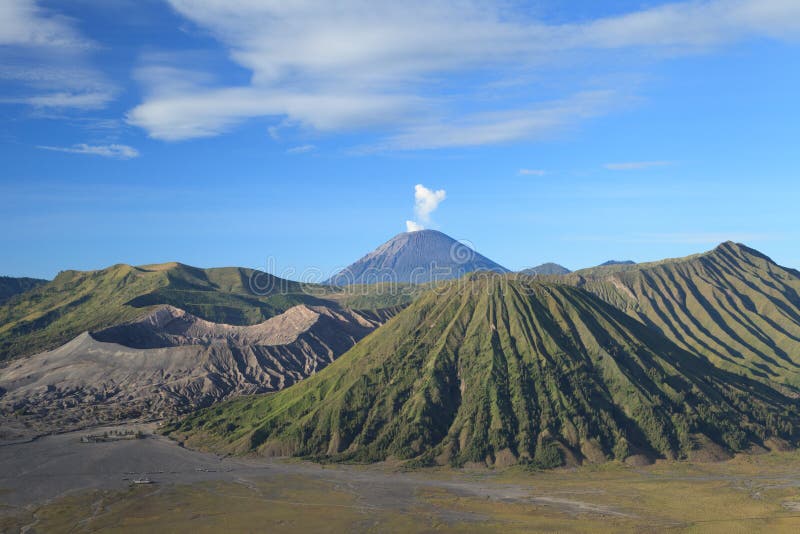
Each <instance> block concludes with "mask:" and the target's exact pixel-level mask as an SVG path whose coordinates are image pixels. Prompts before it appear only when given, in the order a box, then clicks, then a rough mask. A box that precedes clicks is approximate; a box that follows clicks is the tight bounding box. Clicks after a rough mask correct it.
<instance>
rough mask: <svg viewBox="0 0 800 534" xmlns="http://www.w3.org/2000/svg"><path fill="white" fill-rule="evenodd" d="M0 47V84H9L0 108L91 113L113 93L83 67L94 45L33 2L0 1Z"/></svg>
mask: <svg viewBox="0 0 800 534" xmlns="http://www.w3.org/2000/svg"><path fill="white" fill-rule="evenodd" d="M0 47H2V49H1V50H2V52H3V54H2V56H0V57H2V58H3V62H2V63H0V80H3V81H7V82H10V83H9V84H7V85H6V86H5V90H6V91H7V94H6V95H3V96H0V104H25V105H30V106H33V107H36V108H39V109H58V110H65V109H76V110H91V109H100V108H103V107H105V106H106V105H107V104H108V103H109V102H110V101H111V100H112V99H113V98H114V95H115V94H116V92H117V90H116V87H115V86H114V85H113V84H111V83H110V82H108V81H107V80H106V78H105V76H104V75H103V73H102V72H100V71H99V70H97V69H95V68H92V67H91V66H88V54H89V52H90V51H91V50H92V49H94V48H95V46H94V44H93V43H92V42H91V41H89V40H88V39H85V38H84V37H83V36H82V35H81V34H80V32H79V31H78V30H77V29H76V28H75V24H74V21H73V20H72V19H70V18H67V17H64V16H61V15H59V14H57V13H55V12H54V11H52V10H50V9H45V8H42V7H40V6H39V5H38V3H37V2H35V1H34V0H3V1H2V2H0Z"/></svg>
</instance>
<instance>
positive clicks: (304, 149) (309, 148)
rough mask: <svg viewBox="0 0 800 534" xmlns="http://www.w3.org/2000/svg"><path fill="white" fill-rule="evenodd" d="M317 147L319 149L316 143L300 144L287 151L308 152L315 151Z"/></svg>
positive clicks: (293, 152)
mask: <svg viewBox="0 0 800 534" xmlns="http://www.w3.org/2000/svg"><path fill="white" fill-rule="evenodd" d="M316 149H317V147H316V146H314V145H300V146H295V147H292V148H290V149H288V150H286V153H287V154H306V153H308V152H313V151H315V150H316Z"/></svg>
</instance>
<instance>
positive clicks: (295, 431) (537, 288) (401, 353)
mask: <svg viewBox="0 0 800 534" xmlns="http://www.w3.org/2000/svg"><path fill="white" fill-rule="evenodd" d="M465 281H466V279H462V280H461V281H456V282H453V283H450V284H447V285H446V286H443V287H442V288H439V289H437V290H434V291H431V292H428V293H426V294H425V295H423V296H422V297H420V298H419V299H418V300H417V301H416V302H415V303H413V304H412V305H411V306H409V307H408V308H407V309H406V310H404V311H403V312H401V313H400V314H399V315H397V316H396V317H395V318H394V319H392V320H390V321H389V322H388V323H387V324H386V325H384V326H383V327H381V328H379V329H378V330H377V331H375V332H373V333H372V334H371V335H369V336H368V337H367V338H365V339H364V340H363V341H361V342H360V343H359V344H357V345H356V346H355V347H354V348H353V349H351V350H350V351H349V352H348V353H346V354H345V355H343V356H342V357H341V358H340V359H339V360H337V361H336V362H334V363H333V364H331V365H330V366H329V367H328V368H326V369H325V370H323V371H321V372H320V373H318V374H317V375H315V376H313V377H311V378H309V379H307V380H305V381H303V382H301V383H299V384H297V385H295V386H293V387H291V388H289V389H288V390H285V391H283V392H280V393H277V394H274V395H269V396H260V397H253V398H243V399H240V400H236V401H233V402H229V403H223V404H221V405H219V406H216V407H213V408H210V409H208V410H204V411H201V412H198V413H197V414H196V415H193V416H190V417H189V418H187V419H186V420H184V421H183V422H182V423H181V424H180V425H179V426H178V427H177V428H176V429H175V430H173V431H174V433H175V435H176V437H178V438H180V439H185V440H187V442H188V443H189V444H191V445H195V446H204V447H211V448H214V449H218V450H225V451H234V452H245V451H249V450H255V451H258V452H260V453H264V454H281V455H283V454H293V455H303V456H315V457H328V458H330V459H334V460H355V461H377V460H383V459H386V458H399V459H414V460H415V461H416V462H421V463H452V464H456V465H460V464H464V463H466V462H487V463H490V464H491V463H511V462H514V461H517V460H523V461H528V460H531V461H533V462H535V463H537V464H538V465H542V466H553V465H559V464H561V463H562V462H565V461H566V462H578V461H583V460H590V461H603V460H605V459H610V458H620V459H624V458H627V457H629V456H632V455H640V456H646V457H650V458H653V457H659V456H663V457H685V456H688V455H692V454H694V453H695V452H697V451H706V452H707V451H709V450H711V451H716V453H719V452H721V451H724V450H728V451H730V450H742V449H745V448H747V447H749V446H751V445H752V444H755V443H757V444H764V443H766V444H768V445H769V444H774V443H776V440H773V441H770V440H771V439H772V438H775V437H779V438H783V439H786V440H793V439H794V437H795V434H796V426H795V425H796V413H797V412H796V406H795V405H794V403H793V401H791V400H790V399H788V398H786V397H784V396H782V395H781V394H779V393H777V392H776V391H774V390H773V389H771V388H768V387H766V386H764V385H763V384H760V383H758V382H755V381H752V380H749V379H747V378H744V377H741V376H739V375H736V374H732V373H728V372H726V371H721V370H719V369H717V368H716V367H714V366H713V365H711V364H710V363H709V362H708V361H706V360H705V359H703V358H700V357H697V356H695V355H693V354H690V353H688V352H685V351H683V350H681V349H680V348H678V347H677V346H675V345H674V344H672V343H671V342H670V341H668V340H667V339H666V338H664V337H663V336H661V335H660V334H658V333H657V332H655V331H653V330H650V329H648V328H647V327H645V326H644V325H642V324H641V323H639V322H637V321H636V320H634V319H632V318H631V317H629V316H627V315H625V314H624V313H622V312H621V311H619V310H617V309H616V308H614V307H612V306H610V305H608V304H607V303H605V302H603V301H601V300H600V299H598V298H597V297H595V296H594V295H592V294H590V293H588V292H586V291H584V290H582V289H579V288H575V287H571V286H566V285H548V284H540V283H536V282H534V281H532V280H513V279H512V278H511V277H503V276H492V277H489V278H487V277H486V276H476V277H474V279H473V281H472V282H470V283H465ZM716 453H715V454H716Z"/></svg>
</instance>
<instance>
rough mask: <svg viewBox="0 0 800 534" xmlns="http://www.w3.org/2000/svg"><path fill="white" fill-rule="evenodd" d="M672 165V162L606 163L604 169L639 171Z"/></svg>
mask: <svg viewBox="0 0 800 534" xmlns="http://www.w3.org/2000/svg"><path fill="white" fill-rule="evenodd" d="M672 164H673V162H672V161H625V162H622V163H606V164H605V165H603V167H605V168H606V169H608V170H610V171H639V170H642V169H650V168H652V167H665V166H667V165H672Z"/></svg>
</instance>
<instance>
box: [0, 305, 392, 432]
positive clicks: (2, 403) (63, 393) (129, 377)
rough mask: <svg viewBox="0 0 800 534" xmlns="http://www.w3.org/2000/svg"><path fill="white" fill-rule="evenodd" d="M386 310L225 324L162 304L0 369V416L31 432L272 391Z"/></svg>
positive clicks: (316, 311)
mask: <svg viewBox="0 0 800 534" xmlns="http://www.w3.org/2000/svg"><path fill="white" fill-rule="evenodd" d="M391 313H392V312H391V311H377V312H363V311H353V310H349V309H337V308H332V307H325V306H307V305H298V306H295V307H293V308H291V309H289V310H287V311H286V312H285V313H283V314H281V315H278V316H276V317H273V318H271V319H269V320H267V321H264V322H263V323H260V324H256V325H252V326H233V325H227V324H219V323H213V322H209V321H205V320H203V319H200V318H198V317H195V316H193V315H191V314H189V313H187V312H185V311H183V310H180V309H178V308H174V307H171V306H163V307H160V308H158V309H156V310H155V311H152V312H151V313H149V314H147V315H145V316H144V317H142V318H140V319H139V320H137V321H134V322H131V323H127V324H123V325H119V326H115V327H111V328H108V329H105V330H101V331H98V332H93V333H88V332H85V333H83V334H81V335H79V336H78V337H76V338H75V339H73V340H72V341H70V342H69V343H66V344H65V345H63V346H61V347H59V348H57V349H55V350H53V351H49V352H43V353H40V354H36V355H34V356H31V357H28V358H24V359H20V360H15V361H12V362H10V363H9V364H8V365H7V366H6V367H5V368H4V369H0V412H1V413H2V416H3V418H4V419H6V420H14V419H16V422H17V423H19V422H20V421H22V422H23V423H27V424H29V425H35V427H36V429H38V430H47V429H50V428H58V429H60V430H64V429H68V428H75V427H80V426H85V425H90V424H97V423H103V422H112V421H121V420H131V419H138V420H150V419H159V418H164V417H169V416H171V415H175V414H178V413H182V412H186V411H188V410H191V409H194V408H197V407H201V406H208V405H210V404H211V403H213V402H216V401H219V400H222V399H225V398H228V397H231V396H235V395H242V394H251V393H263V392H269V391H276V390H280V389H282V388H284V387H287V386H289V385H291V384H293V383H295V382H297V381H298V380H302V379H303V378H305V377H307V376H309V375H312V374H314V373H315V372H316V371H318V370H319V369H322V368H323V367H325V366H326V365H328V364H329V363H331V362H332V361H333V360H334V359H335V358H337V357H338V356H339V355H341V354H343V353H344V352H346V351H347V350H348V349H349V348H350V347H352V346H353V345H354V344H355V343H356V342H357V341H359V340H360V339H362V338H363V337H364V336H366V335H367V334H369V333H370V332H371V331H372V330H374V329H375V328H377V327H378V326H379V325H381V324H382V323H383V322H385V321H386V320H387V319H388V318H389V317H390V315H391ZM12 426H13V425H12ZM16 426H19V425H16ZM6 437H7V438H8V437H10V436H6Z"/></svg>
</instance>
